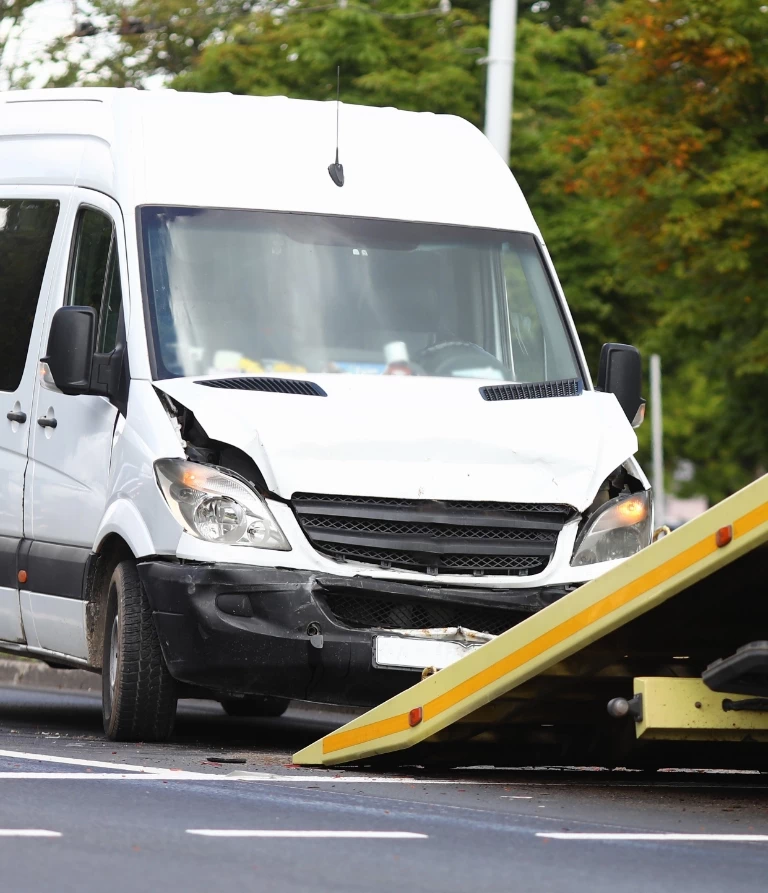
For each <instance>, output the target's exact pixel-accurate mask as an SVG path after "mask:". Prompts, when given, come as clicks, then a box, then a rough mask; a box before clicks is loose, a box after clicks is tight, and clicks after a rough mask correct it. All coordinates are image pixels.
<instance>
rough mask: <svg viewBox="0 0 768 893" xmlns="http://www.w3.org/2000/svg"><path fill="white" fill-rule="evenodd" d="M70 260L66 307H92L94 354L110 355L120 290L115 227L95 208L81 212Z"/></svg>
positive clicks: (112, 348) (117, 315) (118, 314)
mask: <svg viewBox="0 0 768 893" xmlns="http://www.w3.org/2000/svg"><path fill="white" fill-rule="evenodd" d="M72 256H73V265H72V270H71V271H70V279H69V282H70V285H69V295H68V303H69V304H74V305H77V306H78V307H93V309H94V310H95V311H96V316H97V326H98V328H97V336H96V350H97V351H98V352H99V353H109V352H110V351H112V350H114V348H115V344H116V341H117V325H118V320H119V317H120V305H121V303H122V289H121V286H120V266H119V261H118V254H117V239H116V237H115V226H114V223H113V222H112V220H111V219H110V218H109V217H108V216H107V215H106V214H102V213H101V211H96V210H95V209H94V208H83V209H82V210H81V211H80V214H79V216H78V221H77V230H76V232H75V246H74V252H73V255H72Z"/></svg>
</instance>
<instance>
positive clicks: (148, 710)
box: [101, 560, 177, 741]
mask: <svg viewBox="0 0 768 893" xmlns="http://www.w3.org/2000/svg"><path fill="white" fill-rule="evenodd" d="M105 620H106V623H105V628H104V652H103V659H102V673H101V678H102V715H103V719H104V731H105V732H106V735H107V737H108V738H109V739H110V740H112V741H166V740H167V739H168V738H169V737H170V735H171V732H172V731H173V723H174V720H175V718H176V701H177V696H176V684H175V682H174V680H173V678H172V677H171V674H170V673H169V672H168V667H167V666H166V664H165V659H164V658H163V654H162V651H161V648H160V640H159V639H158V636H157V632H156V630H155V624H154V622H153V620H152V610H151V608H150V606H149V602H148V601H147V597H146V595H145V593H144V589H143V587H142V585H141V581H140V580H139V575H138V572H137V570H136V562H135V561H132V560H128V561H121V562H120V563H119V564H118V565H117V567H116V568H115V570H114V573H113V574H112V579H111V580H110V583H109V592H108V595H107V612H106V618H105Z"/></svg>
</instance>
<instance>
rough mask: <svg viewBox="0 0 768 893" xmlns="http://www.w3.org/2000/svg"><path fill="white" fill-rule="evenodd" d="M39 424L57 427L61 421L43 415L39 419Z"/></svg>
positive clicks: (42, 426)
mask: <svg viewBox="0 0 768 893" xmlns="http://www.w3.org/2000/svg"><path fill="white" fill-rule="evenodd" d="M37 424H38V425H40V427H41V428H55V427H56V426H57V425H58V424H59V423H58V422H57V421H56V419H49V418H47V417H46V416H43V417H42V418H41V419H38V420H37Z"/></svg>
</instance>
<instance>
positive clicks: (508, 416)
mask: <svg viewBox="0 0 768 893" xmlns="http://www.w3.org/2000/svg"><path fill="white" fill-rule="evenodd" d="M311 378H312V380H313V381H316V382H317V383H318V384H319V385H320V386H321V387H322V388H323V389H324V390H325V391H326V393H327V394H328V396H327V397H325V398H307V397H295V396H292V395H284V394H265V393H255V392H247V391H234V390H233V391H230V390H219V389H216V388H207V387H204V386H201V385H199V384H196V382H197V381H200V380H204V379H200V378H198V379H174V380H166V381H161V382H158V383H157V386H158V387H159V388H162V389H163V390H164V391H166V392H167V393H168V394H170V395H171V396H172V397H173V398H174V399H175V400H178V402H179V403H181V404H182V405H183V406H186V407H187V408H188V409H191V410H192V411H193V412H194V414H195V417H196V418H197V419H198V421H199V422H200V423H201V424H202V426H203V427H204V428H205V431H206V433H207V434H208V436H209V437H211V438H214V439H216V440H222V441H225V442H226V443H231V444H234V445H235V446H237V447H240V449H242V450H244V451H245V452H247V453H248V454H249V455H250V456H251V457H252V458H253V459H254V461H255V462H256V464H257V465H258V466H259V467H260V468H261V470H262V472H263V473H264V474H265V475H267V474H269V475H270V478H271V479H270V478H268V479H267V483H268V485H269V486H270V488H271V489H272V490H273V492H275V493H277V494H279V495H280V496H282V497H283V498H284V499H290V498H291V497H292V496H293V495H294V494H295V493H336V494H344V495H345V496H371V495H374V496H380V497H402V498H407V499H443V500H446V499H453V500H463V499H474V500H481V501H483V500H484V501H497V502H505V501H507V502H551V503H561V504H565V505H571V506H574V507H575V508H576V509H578V510H579V511H583V510H584V509H586V508H587V507H588V506H589V505H590V503H591V502H592V500H593V499H594V496H595V493H596V491H597V489H598V487H599V486H600V484H601V482H602V481H603V480H604V479H605V477H606V476H607V475H608V474H610V473H611V472H612V471H613V470H614V469H615V468H617V467H618V466H619V465H621V463H622V462H623V461H624V460H625V459H626V458H627V457H628V456H630V455H632V454H633V453H634V452H635V451H636V450H637V437H636V436H635V433H634V431H633V430H632V428H631V427H630V426H629V425H627V423H626V417H625V416H624V414H623V412H622V411H621V408H620V407H619V404H618V402H617V400H616V398H615V397H614V396H613V395H612V394H600V393H597V392H595V391H587V392H584V393H583V394H581V395H580V396H578V397H556V398H548V399H545V400H513V401H500V402H490V403H489V402H487V401H485V400H483V399H482V397H481V396H480V393H479V386H482V385H483V384H484V382H482V381H457V380H456V379H441V378H423V379H419V378H417V379H412V378H398V377H397V376H386V377H385V376H381V377H379V376H354V375H348V376H340V375H313V376H311ZM485 384H492V382H485ZM265 460H266V461H265Z"/></svg>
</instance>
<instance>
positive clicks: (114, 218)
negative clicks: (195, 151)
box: [20, 189, 127, 659]
mask: <svg viewBox="0 0 768 893" xmlns="http://www.w3.org/2000/svg"><path fill="white" fill-rule="evenodd" d="M75 197H76V201H75V202H73V209H72V218H71V227H70V231H71V246H70V254H69V262H68V264H67V269H66V270H62V275H61V276H60V278H59V279H58V281H57V282H56V283H55V284H54V287H53V292H52V300H51V301H50V306H49V310H48V325H50V319H51V317H52V316H53V313H54V312H55V310H56V309H58V308H59V307H61V306H62V305H65V304H72V305H82V306H89V307H93V308H94V310H95V311H96V314H97V317H98V329H97V343H96V350H97V352H100V353H103V352H108V351H111V350H112V349H113V348H114V347H115V345H116V343H117V338H118V329H119V328H120V331H121V334H122V333H124V330H125V326H124V324H123V323H122V322H121V320H122V313H123V308H122V301H123V294H124V291H127V289H124V286H125V284H126V283H125V281H124V279H123V276H124V272H123V271H124V270H125V268H126V264H125V237H124V232H123V223H122V216H121V213H120V208H119V207H118V205H117V204H116V203H115V202H113V201H112V200H111V199H109V198H107V197H106V196H104V195H102V194H100V193H95V192H91V191H90V190H84V189H78V190H75ZM46 331H47V329H46ZM46 337H47V336H46ZM32 416H33V418H32V425H31V429H32V430H31V432H30V438H31V445H30V451H29V458H30V465H29V471H28V474H27V480H28V485H27V489H26V491H25V500H24V501H25V516H24V535H25V537H26V538H27V539H28V540H29V545H28V549H27V551H26V553H25V554H24V555H22V556H20V561H21V562H22V563H24V565H25V567H26V569H27V578H28V579H27V584H26V586H25V587H23V588H22V592H21V612H22V617H23V619H24V625H25V628H28V633H27V638H28V641H29V638H30V636H29V628H32V629H34V632H35V635H36V637H37V640H38V641H37V644H38V646H39V647H41V648H45V649H48V650H51V651H57V652H60V653H63V654H67V655H71V656H74V657H80V658H83V659H85V658H87V657H88V652H87V643H86V635H85V601H84V600H83V597H84V580H85V571H86V565H87V562H88V559H89V556H90V554H91V551H92V549H93V547H94V539H95V537H96V533H97V530H98V527H99V524H100V522H101V518H102V516H103V514H104V511H105V507H106V503H107V498H108V485H109V474H110V462H111V455H112V444H113V439H114V436H115V429H116V424H117V421H118V410H117V409H116V408H115V406H113V405H112V403H110V401H109V400H108V399H107V398H106V397H101V396H97V395H77V396H73V395H67V394H62V393H61V392H60V391H59V390H58V389H57V388H56V386H55V384H54V383H53V380H52V379H51V377H50V373H48V374H46V375H42V376H40V377H39V378H38V382H37V387H36V393H35V402H34V408H33V410H32ZM28 620H29V622H28ZM31 644H32V643H31V642H30V645H31Z"/></svg>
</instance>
